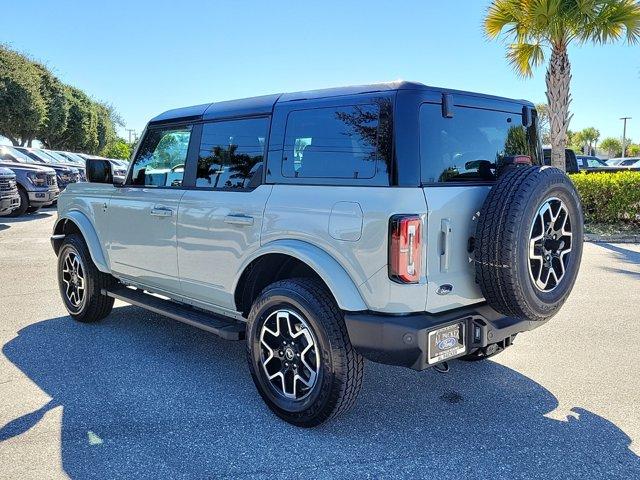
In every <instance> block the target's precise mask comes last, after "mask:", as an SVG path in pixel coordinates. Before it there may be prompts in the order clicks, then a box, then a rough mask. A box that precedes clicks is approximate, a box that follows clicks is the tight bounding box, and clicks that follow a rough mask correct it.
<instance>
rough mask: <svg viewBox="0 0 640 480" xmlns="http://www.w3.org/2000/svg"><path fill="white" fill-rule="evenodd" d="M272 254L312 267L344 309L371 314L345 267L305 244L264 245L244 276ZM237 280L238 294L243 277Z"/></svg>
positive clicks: (320, 250) (278, 241)
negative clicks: (255, 264)
mask: <svg viewBox="0 0 640 480" xmlns="http://www.w3.org/2000/svg"><path fill="white" fill-rule="evenodd" d="M270 253H281V254H285V255H290V256H291V257H294V258H296V259H298V260H300V261H301V262H304V263H305V264H307V265H308V266H309V267H311V268H312V269H313V270H314V271H315V272H316V273H317V274H318V275H319V276H320V278H322V280H323V281H324V282H325V283H326V284H327V287H329V290H330V291H331V293H332V295H333V297H334V298H335V299H336V302H337V303H338V306H339V307H340V309H342V310H347V311H351V312H357V311H362V310H367V305H366V304H365V303H364V301H363V300H362V296H361V295H360V292H359V291H358V288H357V287H356V285H355V284H354V283H353V280H351V277H350V276H349V274H348V273H347V272H346V271H345V269H344V268H343V267H342V265H340V264H339V263H338V262H337V261H336V260H335V259H334V258H333V257H332V256H331V255H329V254H328V253H327V252H325V251H324V250H322V249H321V248H319V247H316V246H315V245H312V244H310V243H307V242H304V241H301V240H276V241H273V242H269V243H267V244H266V245H263V246H262V247H261V248H260V249H259V250H258V251H256V252H255V253H254V254H253V255H251V257H249V258H248V259H247V260H246V261H245V262H244V264H243V265H242V268H241V269H240V272H243V271H244V270H245V268H246V267H247V266H248V265H249V264H250V263H251V262H252V261H254V260H255V259H257V258H259V257H261V256H263V255H267V254H270ZM237 278H238V280H236V284H235V285H234V291H235V289H236V287H237V286H238V285H237V282H238V281H239V278H240V275H238V276H237Z"/></svg>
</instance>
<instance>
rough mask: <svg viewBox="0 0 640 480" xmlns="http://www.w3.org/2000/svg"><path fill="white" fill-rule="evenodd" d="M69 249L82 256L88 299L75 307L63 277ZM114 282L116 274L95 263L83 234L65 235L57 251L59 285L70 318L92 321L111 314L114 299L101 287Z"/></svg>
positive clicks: (108, 285) (105, 287) (107, 286)
mask: <svg viewBox="0 0 640 480" xmlns="http://www.w3.org/2000/svg"><path fill="white" fill-rule="evenodd" d="M70 252H71V253H73V254H75V255H78V257H80V260H81V262H82V267H83V270H84V281H85V283H86V285H85V293H84V294H85V300H84V302H83V303H82V305H81V306H80V307H75V306H74V305H73V304H72V303H71V301H70V300H69V299H68V297H67V294H66V292H65V288H66V285H65V284H64V282H63V279H62V278H63V277H62V275H63V268H64V262H65V258H66V256H67V254H68V253H70ZM115 282H116V280H115V278H114V277H112V276H111V275H109V274H106V273H103V272H101V271H100V270H98V268H97V267H96V266H95V264H94V263H93V260H92V259H91V254H90V253H89V249H88V248H87V245H86V243H85V241H84V239H83V238H82V236H81V235H78V234H71V235H67V236H66V237H65V238H64V240H63V242H62V245H61V246H60V250H59V252H58V285H59V288H60V295H61V296H62V300H63V302H64V304H65V307H66V308H67V311H68V312H69V315H70V316H71V318H73V319H74V320H77V321H79V322H83V323H93V322H98V321H100V320H102V319H103V318H104V317H106V316H107V315H109V313H111V310H112V308H113V302H114V299H113V297H109V296H107V295H103V294H102V293H101V292H102V289H109V288H111V287H113V285H114V283H115Z"/></svg>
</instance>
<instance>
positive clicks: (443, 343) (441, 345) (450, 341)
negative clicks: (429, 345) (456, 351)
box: [438, 337, 458, 350]
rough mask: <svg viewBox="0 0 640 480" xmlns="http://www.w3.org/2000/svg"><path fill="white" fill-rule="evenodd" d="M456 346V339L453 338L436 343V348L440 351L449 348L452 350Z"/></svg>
mask: <svg viewBox="0 0 640 480" xmlns="http://www.w3.org/2000/svg"><path fill="white" fill-rule="evenodd" d="M457 344H458V339H457V338H455V337H449V338H445V339H442V340H440V341H439V342H438V348H439V349H440V350H448V349H449V348H453V347H455V346H456V345H457Z"/></svg>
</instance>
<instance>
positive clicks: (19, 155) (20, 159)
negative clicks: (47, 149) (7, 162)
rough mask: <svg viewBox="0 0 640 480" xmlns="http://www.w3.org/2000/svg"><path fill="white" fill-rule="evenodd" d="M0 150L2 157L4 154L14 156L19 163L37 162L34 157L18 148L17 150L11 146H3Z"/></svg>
mask: <svg viewBox="0 0 640 480" xmlns="http://www.w3.org/2000/svg"><path fill="white" fill-rule="evenodd" d="M0 152H1V153H2V157H3V158H4V157H5V155H6V154H8V155H9V156H11V157H13V158H15V159H16V160H17V161H18V162H19V163H35V164H37V163H38V162H36V161H35V160H34V159H32V158H29V157H28V156H26V155H25V154H24V153H22V152H21V151H20V150H17V149H15V148H13V147H3V148H2V150H0Z"/></svg>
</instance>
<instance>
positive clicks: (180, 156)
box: [108, 126, 192, 293]
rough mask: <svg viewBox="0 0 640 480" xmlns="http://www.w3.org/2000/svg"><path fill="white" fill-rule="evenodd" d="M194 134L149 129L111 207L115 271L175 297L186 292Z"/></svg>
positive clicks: (183, 130) (167, 128) (187, 129)
mask: <svg viewBox="0 0 640 480" xmlns="http://www.w3.org/2000/svg"><path fill="white" fill-rule="evenodd" d="M191 130H192V127H191V126H163V127H156V128H153V127H152V128H149V129H148V130H147V132H146V135H145V137H144V138H143V140H142V144H141V145H140V148H139V150H138V153H137V155H136V158H135V159H134V161H133V166H132V168H131V169H130V173H129V177H128V178H127V182H126V184H125V186H123V187H121V188H118V189H116V192H115V193H114V194H113V197H112V198H111V201H110V203H109V206H108V217H109V232H108V238H109V241H108V249H109V258H110V261H111V269H112V270H113V272H114V273H115V274H116V275H117V276H121V277H126V278H129V279H131V280H133V281H134V282H136V283H138V284H142V285H143V286H148V287H150V288H151V289H156V290H159V291H167V292H169V293H179V291H180V282H179V279H178V258H177V240H176V225H177V218H178V208H179V205H180V199H181V198H182V196H183V195H184V192H185V190H184V189H183V188H182V187H183V185H182V182H183V177H184V171H185V163H186V160H187V152H188V150H189V141H190V138H191Z"/></svg>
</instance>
